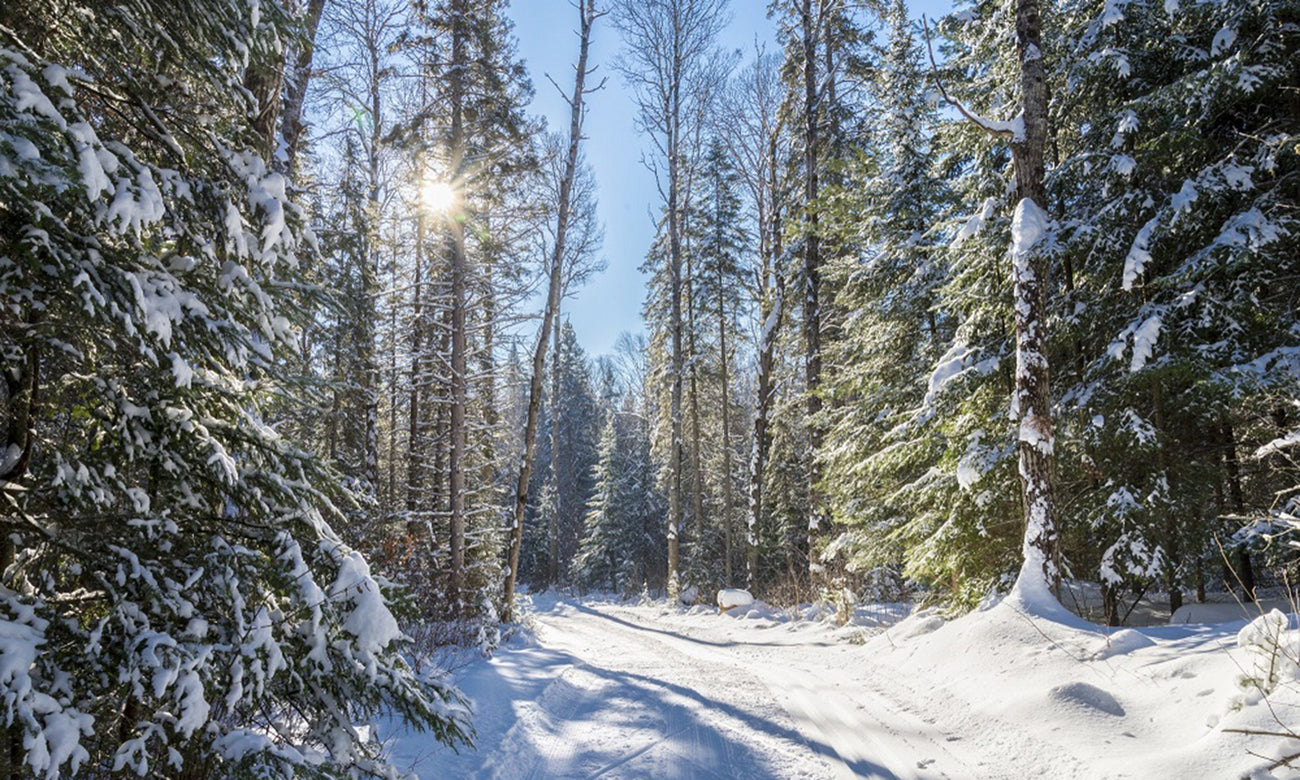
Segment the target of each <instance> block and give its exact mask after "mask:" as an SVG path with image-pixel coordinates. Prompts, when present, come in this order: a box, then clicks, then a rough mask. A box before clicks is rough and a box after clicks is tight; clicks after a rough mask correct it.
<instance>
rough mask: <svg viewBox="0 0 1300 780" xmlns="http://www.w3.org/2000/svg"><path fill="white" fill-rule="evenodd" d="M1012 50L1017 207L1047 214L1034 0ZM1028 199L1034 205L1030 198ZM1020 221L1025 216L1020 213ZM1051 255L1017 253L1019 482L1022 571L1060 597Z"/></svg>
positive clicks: (1020, 13) (1021, 11) (1022, 13)
mask: <svg viewBox="0 0 1300 780" xmlns="http://www.w3.org/2000/svg"><path fill="white" fill-rule="evenodd" d="M1016 54H1017V57H1018V59H1019V62H1020V89H1021V94H1022V99H1023V101H1024V106H1023V108H1024V111H1023V119H1024V135H1023V137H1017V138H1013V140H1012V144H1011V151H1012V167H1013V169H1014V171H1015V177H1016V191H1017V193H1018V194H1019V196H1020V198H1021V201H1020V205H1018V206H1017V215H1018V216H1021V217H1025V215H1026V214H1030V213H1031V211H1032V216H1033V217H1035V218H1036V217H1038V216H1039V215H1046V205H1047V189H1046V185H1045V183H1044V174H1045V162H1044V150H1045V147H1046V142H1047V101H1048V95H1047V74H1046V69H1045V67H1044V64H1043V53H1042V16H1041V9H1040V8H1039V0H1017V3H1016ZM1026 201H1029V202H1030V204H1032V205H1027V204H1026ZM1022 225H1023V221H1022ZM1047 285H1048V263H1047V258H1046V256H1045V255H1044V253H1043V252H1042V251H1035V249H1034V247H1033V246H1032V245H1031V246H1029V247H1028V248H1027V249H1026V251H1025V252H1024V253H1023V256H1020V257H1017V258H1016V259H1015V268H1014V287H1015V303H1016V306H1015V328H1016V384H1015V404H1016V408H1017V409H1018V410H1019V423H1020V433H1019V454H1020V486H1021V495H1022V499H1023V506H1024V513H1025V537H1024V545H1023V554H1024V558H1025V563H1024V566H1023V567H1022V569H1021V574H1020V579H1021V581H1022V582H1025V578H1026V577H1027V576H1028V577H1032V578H1035V579H1037V580H1041V581H1042V583H1043V584H1045V585H1046V587H1047V588H1048V589H1049V590H1050V591H1051V593H1052V595H1053V596H1055V597H1056V598H1058V599H1059V597H1060V589H1061V570H1060V551H1059V542H1058V538H1057V529H1056V516H1055V514H1056V506H1055V496H1054V489H1053V480H1054V474H1053V470H1054V463H1053V432H1052V396H1051V387H1050V384H1049V379H1050V372H1049V364H1048V357H1047V356H1048V339H1047Z"/></svg>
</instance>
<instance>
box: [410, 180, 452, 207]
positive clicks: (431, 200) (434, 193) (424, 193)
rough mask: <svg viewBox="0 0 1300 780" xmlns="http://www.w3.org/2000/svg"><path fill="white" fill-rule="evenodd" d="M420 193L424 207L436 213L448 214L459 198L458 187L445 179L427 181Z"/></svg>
mask: <svg viewBox="0 0 1300 780" xmlns="http://www.w3.org/2000/svg"><path fill="white" fill-rule="evenodd" d="M420 195H421V198H422V200H423V202H424V207H425V208H426V209H428V210H429V211H432V212H434V213H436V214H446V213H447V212H449V211H451V210H452V209H453V208H454V207H455V206H456V203H457V201H458V200H459V196H458V195H457V193H456V188H455V187H453V186H452V185H451V184H450V183H449V182H445V181H437V180H431V181H426V182H425V183H424V186H423V187H422V188H421V192H420Z"/></svg>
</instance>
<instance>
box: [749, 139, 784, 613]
mask: <svg viewBox="0 0 1300 780" xmlns="http://www.w3.org/2000/svg"><path fill="white" fill-rule="evenodd" d="M776 141H777V137H776V133H775V132H773V133H772V137H771V138H770V139H769V140H768V177H769V182H768V190H769V199H770V203H769V209H770V210H769V216H768V235H769V236H770V238H769V239H768V252H767V256H766V257H765V258H764V269H763V281H762V284H761V285H760V287H761V288H766V287H767V285H768V284H769V283H770V284H771V289H770V291H769V295H768V296H765V297H767V298H768V300H766V301H765V302H764V304H765V306H766V309H765V310H764V311H763V329H762V331H761V332H760V333H759V341H758V377H757V392H756V393H755V395H756V398H755V399H754V404H755V407H756V408H755V410H754V438H753V442H752V444H751V446H752V450H751V453H750V461H749V517H748V519H747V521H746V525H747V527H746V529H745V586H746V587H748V588H749V589H750V590H754V589H755V588H757V586H758V529H759V522H760V521H761V519H762V517H763V482H764V480H765V479H766V475H767V452H768V449H769V448H770V447H771V434H770V432H769V425H770V421H771V414H772V392H773V381H772V380H773V376H772V373H773V368H774V366H775V357H776V339H777V335H778V334H779V333H780V331H781V320H782V318H783V317H784V316H785V301H784V296H785V277H784V272H783V269H782V268H781V255H782V248H781V212H780V208H779V206H778V200H777V198H778V194H777V170H778V168H777V143H776Z"/></svg>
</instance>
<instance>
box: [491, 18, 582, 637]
mask: <svg viewBox="0 0 1300 780" xmlns="http://www.w3.org/2000/svg"><path fill="white" fill-rule="evenodd" d="M578 16H579V30H580V33H579V39H578V67H577V69H576V70H575V71H574V76H573V95H572V97H570V98H569V148H568V154H567V155H566V156H565V158H564V177H563V178H562V179H560V193H559V195H560V202H559V203H558V204H556V215H555V246H554V247H552V251H551V269H550V276H549V278H548V279H547V287H546V309H545V310H544V311H543V312H542V327H541V329H540V330H539V331H538V334H537V344H536V346H534V347H533V373H532V376H531V377H530V378H529V381H528V415H527V419H526V420H525V422H524V452H523V460H522V462H521V463H520V464H519V479H518V480H517V481H516V482H515V507H514V516H513V518H512V523H511V528H510V552H509V568H508V569H507V571H506V583H505V595H504V597H503V602H504V603H503V604H502V610H501V615H502V617H503V619H504V620H505V621H506V622H510V621H511V620H513V619H514V617H515V614H514V609H515V584H516V582H517V579H518V574H519V551H520V549H521V548H522V547H523V541H524V515H525V513H526V512H527V509H528V487H529V481H530V480H531V478H532V472H533V459H534V457H535V456H536V451H537V417H538V413H539V411H540V409H541V405H542V379H543V375H544V373H545V371H546V343H547V341H549V340H550V335H551V329H552V328H554V327H555V318H556V317H557V316H558V315H559V311H560V298H561V296H562V288H563V285H564V245H565V240H566V237H567V235H568V229H569V211H570V205H571V204H570V202H569V201H570V199H571V198H572V193H573V180H574V178H575V177H576V175H577V171H578V152H579V147H580V144H581V143H582V122H583V118H584V114H583V110H582V104H583V98H584V97H585V95H586V79H587V55H588V51H589V50H590V47H591V26H592V24H593V23H594V22H595V21H596V18H597V14H596V3H595V0H587V1H586V3H585V4H583V5H580V6H579V7H578ZM555 329H556V330H557V331H558V330H559V329H558V328H555Z"/></svg>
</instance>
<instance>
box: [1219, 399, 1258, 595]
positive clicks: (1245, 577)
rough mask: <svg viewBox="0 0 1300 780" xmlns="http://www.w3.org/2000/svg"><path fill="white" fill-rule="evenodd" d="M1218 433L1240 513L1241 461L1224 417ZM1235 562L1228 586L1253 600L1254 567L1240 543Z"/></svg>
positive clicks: (1242, 505)
mask: <svg viewBox="0 0 1300 780" xmlns="http://www.w3.org/2000/svg"><path fill="white" fill-rule="evenodd" d="M1220 435H1221V437H1222V439H1223V462H1224V466H1225V467H1226V469H1227V472H1228V496H1229V497H1230V499H1231V500H1232V511H1233V512H1234V513H1235V514H1237V515H1241V514H1242V513H1243V512H1245V510H1246V496H1245V492H1244V491H1243V490H1242V488H1241V463H1240V461H1239V460H1238V459H1237V436H1236V433H1235V432H1234V431H1233V429H1232V423H1230V422H1228V421H1227V420H1226V419H1225V420H1224V421H1223V424H1222V425H1221V427H1220ZM1235 557H1236V559H1237V560H1236V562H1235V564H1234V565H1233V569H1234V570H1235V571H1234V573H1235V575H1236V576H1235V578H1234V579H1236V582H1235V583H1234V582H1229V583H1228V586H1229V587H1233V586H1235V585H1240V586H1241V589H1242V591H1243V592H1244V594H1245V596H1246V598H1247V599H1249V600H1250V601H1255V600H1256V599H1257V596H1256V594H1255V567H1254V566H1252V565H1251V561H1250V550H1249V549H1248V548H1247V547H1246V546H1245V545H1241V546H1239V547H1238V548H1237V550H1236V555H1235Z"/></svg>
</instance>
